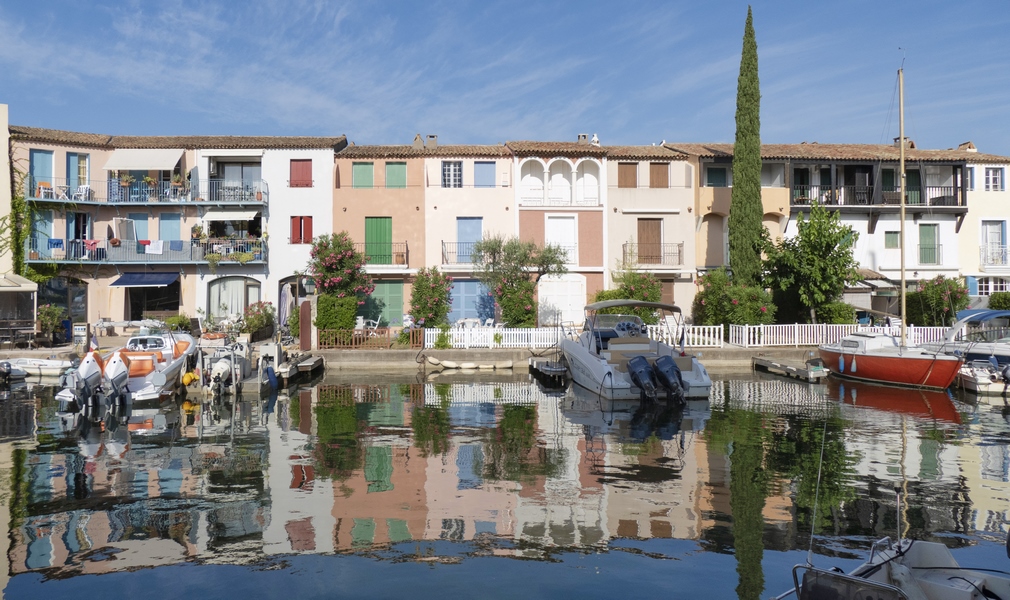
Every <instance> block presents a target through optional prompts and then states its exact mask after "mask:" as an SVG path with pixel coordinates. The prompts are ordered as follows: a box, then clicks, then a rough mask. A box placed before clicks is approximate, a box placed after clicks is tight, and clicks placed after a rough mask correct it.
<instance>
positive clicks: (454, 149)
mask: <svg viewBox="0 0 1010 600" xmlns="http://www.w3.org/2000/svg"><path fill="white" fill-rule="evenodd" d="M511 155H512V153H511V152H510V151H509V149H508V148H506V147H505V146H502V145H465V144H455V145H454V144H447V145H438V146H436V147H435V148H415V147H414V146H412V145H407V144H403V145H389V146H368V145H365V146H355V145H351V146H347V147H346V148H344V149H343V150H341V151H340V153H339V154H338V155H337V158H438V157H445V158H501V157H507V156H511Z"/></svg>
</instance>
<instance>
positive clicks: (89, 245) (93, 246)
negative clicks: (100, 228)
mask: <svg viewBox="0 0 1010 600" xmlns="http://www.w3.org/2000/svg"><path fill="white" fill-rule="evenodd" d="M84 249H85V250H89V251H90V250H98V240H84Z"/></svg>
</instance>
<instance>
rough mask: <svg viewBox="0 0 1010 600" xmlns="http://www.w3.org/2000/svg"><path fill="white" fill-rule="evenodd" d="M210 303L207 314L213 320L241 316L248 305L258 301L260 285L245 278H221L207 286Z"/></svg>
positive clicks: (253, 280)
mask: <svg viewBox="0 0 1010 600" xmlns="http://www.w3.org/2000/svg"><path fill="white" fill-rule="evenodd" d="M207 292H208V296H209V298H208V299H209V300H210V302H208V310H207V313H208V315H209V316H211V317H213V318H215V319H224V318H227V317H229V316H234V315H241V314H242V313H243V312H245V309H246V307H247V306H249V305H250V304H255V303H256V302H259V301H260V283H259V282H258V281H256V280H255V279H250V278H247V277H222V278H220V279H215V280H214V281H211V282H210V284H209V285H208V286H207Z"/></svg>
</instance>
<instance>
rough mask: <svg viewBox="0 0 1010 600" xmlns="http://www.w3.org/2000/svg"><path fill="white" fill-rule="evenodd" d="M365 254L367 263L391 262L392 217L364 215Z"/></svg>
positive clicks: (388, 263) (385, 263)
mask: <svg viewBox="0 0 1010 600" xmlns="http://www.w3.org/2000/svg"><path fill="white" fill-rule="evenodd" d="M365 254H366V255H367V256H368V262H369V264H373V265H391V264H393V217H365Z"/></svg>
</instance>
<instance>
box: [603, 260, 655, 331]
mask: <svg viewBox="0 0 1010 600" xmlns="http://www.w3.org/2000/svg"><path fill="white" fill-rule="evenodd" d="M614 282H615V283H617V288H615V289H612V290H600V291H599V292H596V297H595V298H594V299H593V301H594V302H602V301H604V300H625V299H627V300H644V301H646V302H659V301H660V300H661V299H662V297H663V284H662V283H661V282H660V281H659V279H656V277H655V275H652V274H651V273H642V272H639V271H620V272H617V273H615V274H614ZM600 312H601V313H611V314H615V313H624V314H628V313H632V314H635V315H638V316H639V317H640V318H641V319H642V321H644V322H645V323H648V324H650V325H654V324H656V323H658V322H659V316H658V315H657V314H656V311H655V310H653V309H651V308H637V309H635V310H631V311H629V310H628V309H620V308H614V309H606V310H602V311H600Z"/></svg>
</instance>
